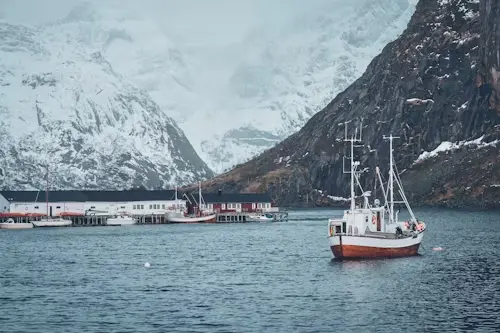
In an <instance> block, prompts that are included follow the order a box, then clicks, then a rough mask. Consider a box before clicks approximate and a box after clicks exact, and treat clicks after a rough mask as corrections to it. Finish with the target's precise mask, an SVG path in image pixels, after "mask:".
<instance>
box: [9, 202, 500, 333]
mask: <svg viewBox="0 0 500 333" xmlns="http://www.w3.org/2000/svg"><path fill="white" fill-rule="evenodd" d="M418 213H419V215H420V217H421V219H423V220H424V221H426V222H427V225H428V228H429V233H428V235H427V236H426V238H425V240H424V246H423V248H422V250H421V253H422V255H421V256H419V257H414V258H402V259H394V260H370V261H341V262H339V261H335V260H331V254H330V252H329V249H328V244H327V240H326V226H325V220H326V218H328V217H330V216H333V215H338V214H339V212H338V211H335V212H332V211H321V210H319V211H313V212H311V211H309V212H308V211H300V212H292V213H291V217H292V221H290V222H288V223H262V224H258V223H256V224H229V225H210V226H208V225H187V226H183V225H158V226H136V227H130V228H64V229H46V230H45V229H42V230H40V229H32V230H23V231H19V232H12V231H0V253H2V260H1V261H0V272H1V274H0V305H1V307H2V316H0V327H1V328H0V331H2V332H4V331H5V332H42V333H45V332H47V333H48V332H50V333H52V332H70V333H71V332H134V333H142V332H461V331H478V332H498V328H499V327H500V317H499V316H498V313H500V303H498V301H497V300H498V299H500V265H499V264H498V263H497V259H498V257H499V254H500V249H499V248H498V246H497V240H498V239H499V237H500V215H499V214H495V213H464V212H454V211H442V210H422V211H419V212H418ZM496 221H498V222H496ZM471 226H474V228H473V229H471ZM476 230H478V232H475V231H476ZM479 230H480V231H479ZM434 246H441V247H443V248H444V250H443V251H439V252H435V251H432V247H434ZM145 262H149V263H151V267H149V268H145V267H144V263H145Z"/></svg>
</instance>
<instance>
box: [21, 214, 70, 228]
mask: <svg viewBox="0 0 500 333" xmlns="http://www.w3.org/2000/svg"><path fill="white" fill-rule="evenodd" d="M30 222H31V223H33V225H34V226H35V227H37V228H40V227H69V226H71V225H72V224H73V222H72V221H71V220H66V219H63V218H62V217H52V216H42V217H41V218H40V220H38V221H37V220H34V221H30Z"/></svg>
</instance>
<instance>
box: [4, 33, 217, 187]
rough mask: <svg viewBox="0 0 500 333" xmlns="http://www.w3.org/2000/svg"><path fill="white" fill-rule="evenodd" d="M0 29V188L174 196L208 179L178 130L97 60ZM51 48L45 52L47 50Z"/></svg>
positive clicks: (72, 44)
mask: <svg viewBox="0 0 500 333" xmlns="http://www.w3.org/2000/svg"><path fill="white" fill-rule="evenodd" d="M59 37H60V36H59V34H57V35H54V34H52V32H51V31H50V30H44V29H39V28H33V27H26V26H22V25H13V24H8V23H0V55H1V57H2V62H1V63H0V115H1V116H0V124H1V126H0V137H1V140H0V175H1V176H2V177H1V179H0V187H2V188H7V189H37V188H44V187H45V167H46V165H50V170H51V183H52V184H53V186H55V187H58V188H60V189H74V188H83V189H103V188H106V189H120V188H129V187H133V186H137V185H143V186H146V187H148V188H153V187H171V186H174V185H175V184H186V183H189V182H193V181H195V180H198V179H203V178H205V179H206V178H208V177H210V176H212V175H213V174H212V171H211V170H210V169H209V168H208V167H207V165H206V164H205V163H204V162H203V161H202V160H201V159H200V158H199V156H198V155H197V154H196V152H195V151H194V149H193V147H192V146H191V144H190V143H189V141H188V140H187V138H186V137H185V135H184V133H183V132H182V130H181V129H180V128H179V127H178V126H177V125H176V124H175V122H174V121H173V120H172V119H171V118H168V117H166V116H165V115H164V114H163V112H161V110H160V108H159V107H158V105H157V104H156V103H154V102H153V101H152V99H151V98H150V96H149V95H148V94H147V93H146V92H145V91H143V90H140V89H137V88H136V87H134V86H133V85H131V84H129V83H126V82H124V81H123V79H122V78H121V77H120V76H119V75H118V74H117V73H116V72H114V70H113V68H112V66H111V65H110V63H109V62H108V61H107V60H106V59H105V58H104V57H103V55H102V53H100V52H99V51H95V50H89V49H88V48H87V47H85V46H84V45H81V44H79V43H78V42H76V41H72V40H71V39H70V37H67V38H68V39H67V40H66V39H60V38H59ZM48 44H49V45H50V47H51V48H48V47H47V45H48Z"/></svg>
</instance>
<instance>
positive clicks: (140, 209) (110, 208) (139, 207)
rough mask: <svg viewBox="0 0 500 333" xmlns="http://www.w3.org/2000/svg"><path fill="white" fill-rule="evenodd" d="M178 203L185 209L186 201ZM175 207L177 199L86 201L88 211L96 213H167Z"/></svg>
mask: <svg viewBox="0 0 500 333" xmlns="http://www.w3.org/2000/svg"><path fill="white" fill-rule="evenodd" d="M177 203H178V205H179V206H180V207H182V209H185V207H186V201H184V200H178V201H177ZM174 208H175V200H158V201H130V202H85V210H86V211H89V210H90V211H95V214H96V215H117V214H129V215H152V214H165V213H167V212H169V211H171V210H174Z"/></svg>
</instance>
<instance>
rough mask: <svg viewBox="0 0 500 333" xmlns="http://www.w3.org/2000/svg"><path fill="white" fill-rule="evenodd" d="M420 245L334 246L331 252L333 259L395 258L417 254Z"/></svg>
mask: <svg viewBox="0 0 500 333" xmlns="http://www.w3.org/2000/svg"><path fill="white" fill-rule="evenodd" d="M419 246H420V244H415V245H412V246H407V247H400V248H381V247H368V246H357V245H335V246H331V250H332V252H333V255H334V256H335V258H339V259H340V258H351V259H357V258H360V259H362V258H396V257H409V256H414V255H417V254H418V248H419Z"/></svg>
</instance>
